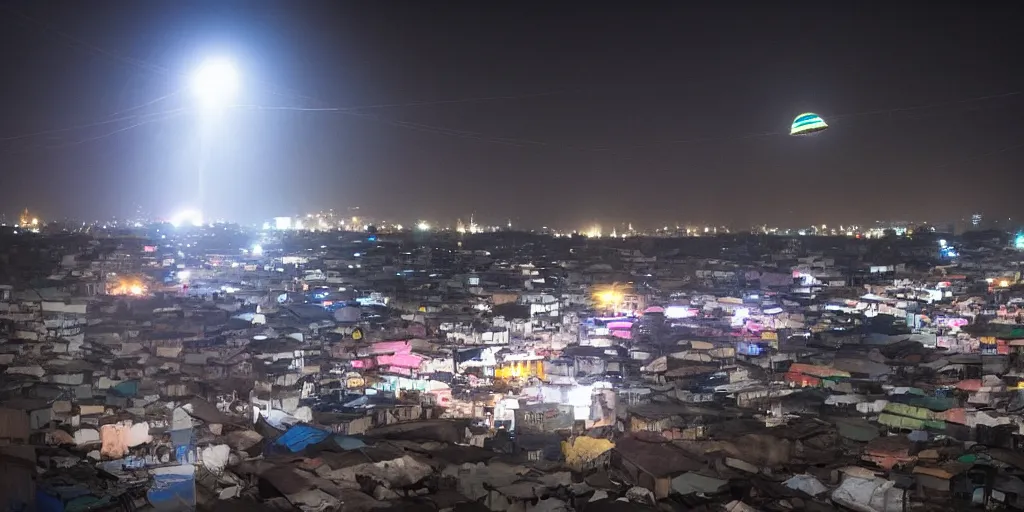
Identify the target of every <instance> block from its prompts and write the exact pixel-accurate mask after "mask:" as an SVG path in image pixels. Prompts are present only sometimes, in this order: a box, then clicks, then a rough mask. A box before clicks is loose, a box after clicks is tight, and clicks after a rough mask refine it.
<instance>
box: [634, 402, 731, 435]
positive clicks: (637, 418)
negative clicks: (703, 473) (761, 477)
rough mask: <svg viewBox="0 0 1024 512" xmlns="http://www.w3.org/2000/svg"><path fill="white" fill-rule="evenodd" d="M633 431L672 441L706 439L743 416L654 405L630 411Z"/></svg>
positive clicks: (696, 407) (642, 406)
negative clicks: (722, 424)
mask: <svg viewBox="0 0 1024 512" xmlns="http://www.w3.org/2000/svg"><path fill="white" fill-rule="evenodd" d="M626 414H627V417H628V423H627V426H626V429H627V431H629V432H653V433H656V434H658V435H660V436H663V437H664V438H665V439H669V440H673V439H675V440H694V439H703V438H705V437H706V436H707V433H708V430H709V429H712V428H714V425H715V424H717V423H720V422H722V421H725V420H727V419H731V418H737V417H739V416H740V412H739V411H729V410H725V409H718V408H715V407H710V406H708V407H700V406H695V405H682V404H671V403H664V402H654V403H649V404H640V405H634V406H632V407H629V408H628V409H627V410H626Z"/></svg>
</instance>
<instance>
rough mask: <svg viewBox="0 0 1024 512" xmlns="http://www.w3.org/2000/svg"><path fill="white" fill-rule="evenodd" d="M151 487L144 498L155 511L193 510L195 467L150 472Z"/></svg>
mask: <svg viewBox="0 0 1024 512" xmlns="http://www.w3.org/2000/svg"><path fill="white" fill-rule="evenodd" d="M150 474H151V475H153V486H152V487H150V489H149V492H148V493H146V498H147V499H149V502H150V503H151V504H152V505H153V508H155V509H157V510H167V511H171V510H195V508H196V479H195V466H193V465H191V464H187V465H183V466H168V467H163V468H155V469H152V470H150Z"/></svg>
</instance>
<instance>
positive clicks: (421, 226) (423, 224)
mask: <svg viewBox="0 0 1024 512" xmlns="http://www.w3.org/2000/svg"><path fill="white" fill-rule="evenodd" d="M416 228H417V229H419V230H420V231H427V230H429V229H430V224H428V223H427V222H426V221H420V223H419V224H417V225H416Z"/></svg>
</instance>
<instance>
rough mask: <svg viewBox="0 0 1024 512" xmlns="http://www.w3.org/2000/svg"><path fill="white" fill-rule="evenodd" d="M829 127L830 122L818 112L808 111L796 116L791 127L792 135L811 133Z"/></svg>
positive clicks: (790, 132)
mask: <svg viewBox="0 0 1024 512" xmlns="http://www.w3.org/2000/svg"><path fill="white" fill-rule="evenodd" d="M826 128H828V124H826V123H825V120H824V119H822V118H821V116H819V115H818V114H814V113H811V112H807V113H805V114H800V115H798V116H796V119H794V120H793V125H792V126H791V127H790V128H789V134H790V135H810V134H812V133H817V132H820V131H822V130H824V129H826Z"/></svg>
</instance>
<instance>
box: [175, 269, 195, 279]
mask: <svg viewBox="0 0 1024 512" xmlns="http://www.w3.org/2000/svg"><path fill="white" fill-rule="evenodd" d="M190 277H192V272H190V271H188V270H182V271H180V272H178V280H179V281H188V278H190Z"/></svg>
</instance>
